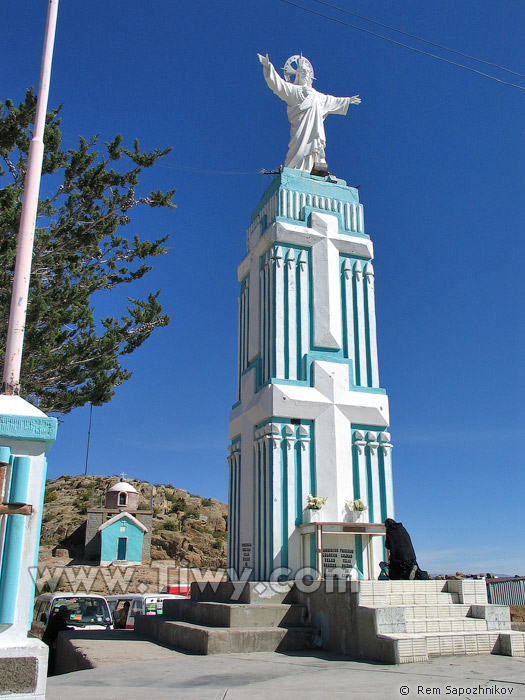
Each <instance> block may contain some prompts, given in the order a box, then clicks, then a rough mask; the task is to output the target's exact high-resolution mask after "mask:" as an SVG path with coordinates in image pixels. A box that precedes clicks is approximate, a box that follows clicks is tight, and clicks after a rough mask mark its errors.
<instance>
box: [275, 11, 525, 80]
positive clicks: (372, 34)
mask: <svg viewBox="0 0 525 700" xmlns="http://www.w3.org/2000/svg"><path fill="white" fill-rule="evenodd" d="M281 2H284V3H286V4H287V5H293V7H298V8H299V9H300V10H304V11H305V12H309V13H310V14H312V15H317V16H318V17H323V18H324V19H329V20H331V21H332V22H337V23H338V24H342V25H344V26H345V27H351V28H352V29H357V31H359V32H364V33H365V34H370V35H371V36H375V37H377V38H378V39H383V40H384V41H389V42H390V43H391V44H396V45H397V46H403V47H404V48H405V49H410V51H415V52H416V53H421V54H423V55H424V56H430V57H431V58H436V59H437V60H438V61H443V62H444V63H449V64H450V65H452V66H457V67H458V68H464V69H465V70H468V71H471V72H472V73H477V74H478V75H482V76H483V77H485V78H490V80H495V81H496V82H497V83H501V84H502V85H509V86H510V87H515V88H517V89H518V90H525V87H523V86H522V85H516V84H515V83H509V82H507V81H506V80H501V79H500V78H496V77H495V76H494V75H489V74H488V73H483V72H482V71H480V70H477V69H476V68H471V67H470V66H465V65H463V64H462V63H456V61H451V60H449V59H448V58H443V56H436V54H433V53H429V52H428V51H423V50H422V49H416V48H415V47H414V46H410V45H409V44H403V43H402V42H401V41H396V40H395V39H390V38H389V37H387V36H382V35H381V34H376V33H375V32H371V31H370V30H369V29H364V28H363V27H358V26H357V25H355V24H350V23H349V22H344V21H343V20H342V19H337V18H336V17H330V15H325V14H323V13H322V12H317V11H316V10H312V9H310V8H309V7H303V5H298V4H297V3H295V2H292V1H291V0H281Z"/></svg>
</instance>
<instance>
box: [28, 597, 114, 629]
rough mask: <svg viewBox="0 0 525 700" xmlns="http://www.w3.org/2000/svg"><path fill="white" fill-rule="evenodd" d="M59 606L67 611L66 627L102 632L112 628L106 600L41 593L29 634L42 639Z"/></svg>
mask: <svg viewBox="0 0 525 700" xmlns="http://www.w3.org/2000/svg"><path fill="white" fill-rule="evenodd" d="M61 605H65V606H66V607H67V609H68V617H67V626H68V627H75V628H78V629H87V630H103V629H109V628H111V627H112V626H113V620H112V618H111V613H110V611H109V608H108V604H107V602H106V599H105V598H104V597H103V596H101V595H96V594H94V593H63V592H61V593H42V595H39V596H38V598H37V599H36V601H35V609H34V612H33V621H32V623H31V634H32V635H33V636H34V637H38V638H39V639H42V636H43V634H44V632H45V630H46V627H47V625H48V623H49V620H50V619H51V617H52V615H53V614H54V613H55V612H56V611H57V610H58V608H59V607H60V606H61Z"/></svg>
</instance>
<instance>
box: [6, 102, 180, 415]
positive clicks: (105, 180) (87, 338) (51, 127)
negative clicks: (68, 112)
mask: <svg viewBox="0 0 525 700" xmlns="http://www.w3.org/2000/svg"><path fill="white" fill-rule="evenodd" d="M35 110H36V97H35V95H34V94H33V92H32V90H29V91H28V92H27V94H26V98H25V102H23V103H22V104H20V105H19V107H18V108H16V107H15V106H14V104H13V103H12V102H11V101H10V100H6V102H5V103H0V366H3V361H4V354H5V345H6V335H7V322H8V317H9V306H10V297H11V288H12V279H13V272H14V263H15V257H16V246H17V238H18V228H19V222H20V213H21V205H22V196H23V186H24V177H25V173H26V167H27V154H28V149H29V144H30V140H31V133H32V128H33V122H34V118H35ZM59 112H60V108H58V109H56V110H54V111H51V112H49V113H48V115H47V120H46V130H45V136H44V143H45V152H44V162H43V168H42V178H43V180H42V186H41V190H40V192H41V195H42V192H46V193H47V192H50V191H52V194H50V195H49V196H46V197H43V198H41V200H40V202H39V207H38V217H37V228H36V232H35V245H34V255H33V268H32V274H31V285H30V292H29V305H28V313H27V323H26V334H25V341H24V352H23V361H22V373H21V386H20V393H21V395H22V396H25V397H26V398H28V399H29V400H31V401H33V402H35V403H36V404H37V405H38V406H39V408H41V409H42V410H43V411H45V412H58V413H68V412H69V411H70V410H71V409H72V408H75V407H77V406H82V405H84V404H86V403H92V404H94V405H101V404H103V403H106V402H107V401H109V400H110V399H111V397H112V396H113V394H114V389H115V387H117V386H119V385H120V384H122V383H123V382H124V381H126V380H127V379H129V378H130V376H131V373H130V372H129V371H128V370H126V369H125V368H124V367H122V366H121V358H122V356H123V355H128V354H130V353H132V352H133V351H134V350H136V349H137V348H138V347H140V346H141V345H142V343H143V342H144V341H145V340H146V339H147V338H148V337H149V336H150V335H151V333H152V332H153V331H154V330H155V328H158V327H160V326H166V325H167V324H168V323H169V316H167V315H165V314H163V313H162V307H161V305H160V303H159V300H158V297H159V292H156V293H150V294H149V295H148V297H147V299H145V300H141V299H132V298H130V297H128V304H127V305H126V308H125V309H124V308H123V309H122V311H120V312H119V315H120V314H122V315H121V317H120V318H97V317H96V313H95V309H94V306H93V299H92V297H93V295H94V294H95V292H100V291H111V290H112V289H114V288H115V287H116V286H117V285H119V284H127V283H131V282H133V281H135V280H139V279H141V278H142V277H144V275H145V274H146V273H148V272H149V271H150V270H151V269H152V268H151V265H148V264H147V262H146V261H148V260H149V259H150V258H152V257H155V256H157V255H163V254H164V253H166V252H167V249H166V247H165V246H164V244H165V243H166V241H167V238H168V236H164V237H161V238H158V239H157V240H154V241H148V240H144V241H142V240H140V239H139V237H138V236H137V235H136V234H135V235H134V236H133V238H132V239H131V240H130V238H131V237H130V238H127V237H126V236H124V235H123V234H122V229H123V228H124V227H125V226H128V225H129V224H130V213H131V210H132V209H133V208H134V207H137V206H139V205H146V206H150V207H168V208H170V209H172V208H175V205H174V204H173V203H172V197H173V194H174V192H175V190H169V191H167V192H165V193H164V192H161V191H160V190H158V191H155V192H151V193H150V194H148V195H147V196H140V195H139V194H138V193H137V192H138V186H139V174H140V172H141V170H142V169H144V168H150V167H151V166H153V165H154V164H155V162H156V161H157V160H158V159H159V158H162V157H163V156H165V155H166V154H167V153H169V152H170V150H171V149H165V150H154V151H152V152H144V153H143V152H141V151H140V148H139V144H138V142H137V141H135V144H134V148H133V150H127V149H126V148H124V147H123V145H122V141H123V139H122V136H120V135H117V136H116V137H115V138H114V140H113V141H112V142H111V143H106V144H105V149H104V151H103V152H102V153H99V152H98V151H97V150H95V147H96V145H97V137H92V138H90V139H89V140H86V139H84V138H82V137H80V139H79V146H78V148H76V149H68V150H64V149H63V148H61V131H60V122H61V120H60V118H59V116H58V115H59Z"/></svg>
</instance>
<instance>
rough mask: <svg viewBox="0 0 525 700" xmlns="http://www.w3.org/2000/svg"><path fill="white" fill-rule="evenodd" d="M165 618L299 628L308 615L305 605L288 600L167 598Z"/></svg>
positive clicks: (236, 625)
mask: <svg viewBox="0 0 525 700" xmlns="http://www.w3.org/2000/svg"><path fill="white" fill-rule="evenodd" d="M163 612H164V619H165V620H178V621H184V622H193V623H196V624H198V625H207V626H209V627H230V628H236V629H241V628H251V629H253V628H258V627H299V626H300V625H301V624H302V623H303V620H304V617H305V615H306V609H305V608H304V607H303V606H302V605H292V604H290V605H286V604H284V603H277V604H268V605H261V604H258V603H247V604H246V603H235V604H232V603H212V602H197V601H194V600H165V601H164V611H163Z"/></svg>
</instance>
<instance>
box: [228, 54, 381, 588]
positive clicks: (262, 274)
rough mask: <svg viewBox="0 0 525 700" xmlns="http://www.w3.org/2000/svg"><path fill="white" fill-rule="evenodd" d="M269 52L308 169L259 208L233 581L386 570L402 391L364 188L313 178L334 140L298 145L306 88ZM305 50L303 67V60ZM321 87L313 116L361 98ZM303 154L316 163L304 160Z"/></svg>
mask: <svg viewBox="0 0 525 700" xmlns="http://www.w3.org/2000/svg"><path fill="white" fill-rule="evenodd" d="M260 59H261V63H263V66H264V71H265V77H266V79H267V82H268V85H269V86H270V87H271V88H272V90H274V92H276V94H278V95H279V96H280V97H282V99H285V100H286V101H287V102H288V105H289V106H288V116H289V117H290V121H291V122H292V140H291V141H290V150H289V153H288V159H287V163H288V162H289V161H290V158H295V159H296V160H295V163H296V167H293V168H291V167H285V168H284V169H283V170H282V172H280V173H279V174H278V176H277V177H276V178H275V179H274V180H273V182H272V183H271V184H270V186H269V187H268V189H267V191H266V192H265V193H264V195H263V197H262V199H261V201H260V202H259V204H258V206H257V207H256V209H255V211H254V212H253V214H252V222H251V224H250V226H249V228H248V231H247V239H246V243H247V255H246V257H245V258H244V260H243V261H242V262H241V264H240V266H239V269H238V278H239V282H240V284H241V293H240V298H239V371H238V397H237V398H238V401H237V403H236V404H235V405H234V406H233V409H232V412H231V414H230V439H231V445H230V448H229V449H230V456H229V470H230V473H229V484H230V486H229V508H230V511H229V527H228V531H229V534H228V538H229V539H228V557H229V562H228V565H229V568H231V569H232V570H233V571H234V572H235V574H233V576H235V575H237V576H239V577H241V575H243V576H244V577H247V576H248V575H249V577H250V578H251V579H252V580H268V579H270V578H281V579H283V578H296V577H303V576H305V575H310V576H314V577H330V576H332V575H336V576H339V577H343V578H377V577H378V575H379V573H380V568H379V562H380V561H381V560H382V559H384V558H385V553H384V537H383V535H384V527H383V525H382V523H383V522H384V520H385V518H387V517H392V516H393V489H392V469H391V449H392V445H391V443H390V434H389V433H388V432H387V430H388V425H389V408H388V397H387V395H386V392H385V390H384V389H382V388H381V387H380V384H379V371H378V358H377V342H376V315H375V299H374V270H373V267H372V263H371V260H372V258H373V246H372V242H371V240H370V237H369V236H368V235H367V234H366V233H365V227H364V216H363V206H362V204H361V203H360V202H359V196H358V191H357V189H355V188H353V187H348V186H347V184H346V182H345V181H344V180H340V179H337V178H335V177H333V176H331V175H326V176H324V175H316V174H311V172H313V173H315V172H321V173H322V172H323V165H324V166H326V161H325V159H324V140H322V141H321V143H320V148H318V150H317V151H316V152H313V154H312V152H310V153H307V151H306V150H305V148H304V146H305V144H306V143H307V142H308V141H309V142H313V140H312V139H308V138H304V128H302V129H299V132H300V134H301V136H300V138H302V139H304V143H302V144H299V145H297V143H294V142H293V141H294V123H293V120H292V114H291V112H293V110H291V108H290V103H291V102H292V101H293V100H294V99H295V100H297V90H298V87H299V88H301V89H302V88H303V87H304V86H303V85H301V84H300V83H299V85H298V86H297V85H296V84H292V85H290V84H289V83H286V82H285V81H283V80H282V79H281V78H279V76H277V75H276V73H275V70H274V69H273V66H272V65H271V63H269V61H268V58H267V57H266V59H263V57H260ZM293 59H296V60H297V62H298V70H297V75H299V72H300V68H301V61H302V60H303V59H302V57H292V59H289V61H291V60H293ZM304 60H306V59H304ZM265 61H266V63H265ZM287 64H289V62H287ZM308 65H310V64H309V63H308ZM310 68H311V66H310ZM272 71H273V73H272ZM285 76H286V73H285ZM272 81H273V82H272ZM277 81H280V82H277ZM296 83H298V80H297V78H296ZM283 85H284V87H283ZM310 85H311V80H310ZM307 87H309V86H308V85H307ZM290 88H294V89H295V90H296V93H295V95H294V94H293V91H291V90H290ZM279 90H281V93H279ZM286 90H288V92H286ZM309 90H310V91H312V90H313V88H311V87H310V88H309ZM313 92H314V93H315V95H312V93H311V92H309V91H307V93H306V97H305V95H304V93H303V94H299V97H298V99H299V100H301V99H303V106H302V109H301V110H300V111H301V113H302V115H301V116H303V115H304V112H305V111H307V109H305V107H304V100H307V101H308V104H310V105H311V104H312V101H313V103H314V108H315V100H316V99H317V100H318V101H319V102H320V104H321V107H322V105H323V99H324V98H330V99H331V100H339V101H344V100H347V101H348V102H347V103H346V105H345V104H342V105H341V104H339V105H332V106H334V107H335V108H337V109H338V110H339V111H335V109H334V110H332V113H340V114H344V113H346V108H348V104H352V103H353V104H358V103H359V101H360V100H358V98H357V97H356V98H331V97H330V96H326V95H322V93H318V92H317V91H315V90H314V91H313ZM283 94H284V95H285V97H283ZM317 96H319V97H317ZM351 100H353V102H351ZM308 104H307V107H308ZM292 106H293V105H292ZM318 106H319V105H318ZM345 107H346V108H345ZM325 112H326V114H328V113H330V112H328V111H326V110H325ZM295 126H296V127H297V125H295ZM302 126H303V127H304V124H303V125H302ZM313 128H315V126H314V127H313ZM295 131H296V133H297V132H298V130H297V128H296V129H295ZM318 133H319V131H318V129H317V130H316V134H318ZM322 136H323V137H324V131H323V134H322ZM301 149H302V153H301ZM297 153H300V155H301V157H302V158H303V161H302V165H304V164H305V163H307V166H306V167H307V168H308V169H310V168H311V172H309V171H307V170H305V169H304V168H303V167H301V163H299V166H297ZM312 159H313V160H312ZM312 164H313V166H312ZM326 170H327V168H326ZM309 495H313V496H317V497H320V498H323V499H326V503H325V505H324V507H323V508H322V509H321V510H320V511H316V512H314V511H312V510H311V509H309V508H307V505H308V497H309ZM355 499H360V500H361V501H363V502H364V504H365V505H366V506H367V509H366V510H365V511H363V512H362V513H360V514H359V516H360V517H356V512H355V511H353V510H352V502H353V501H354V500H355ZM313 515H317V520H316V521H315V522H311V521H312V520H315V518H313V517H312V516H313ZM356 520H357V521H356ZM247 569H248V570H250V571H251V573H249V574H248V571H246V570H247ZM243 572H244V573H243Z"/></svg>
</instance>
